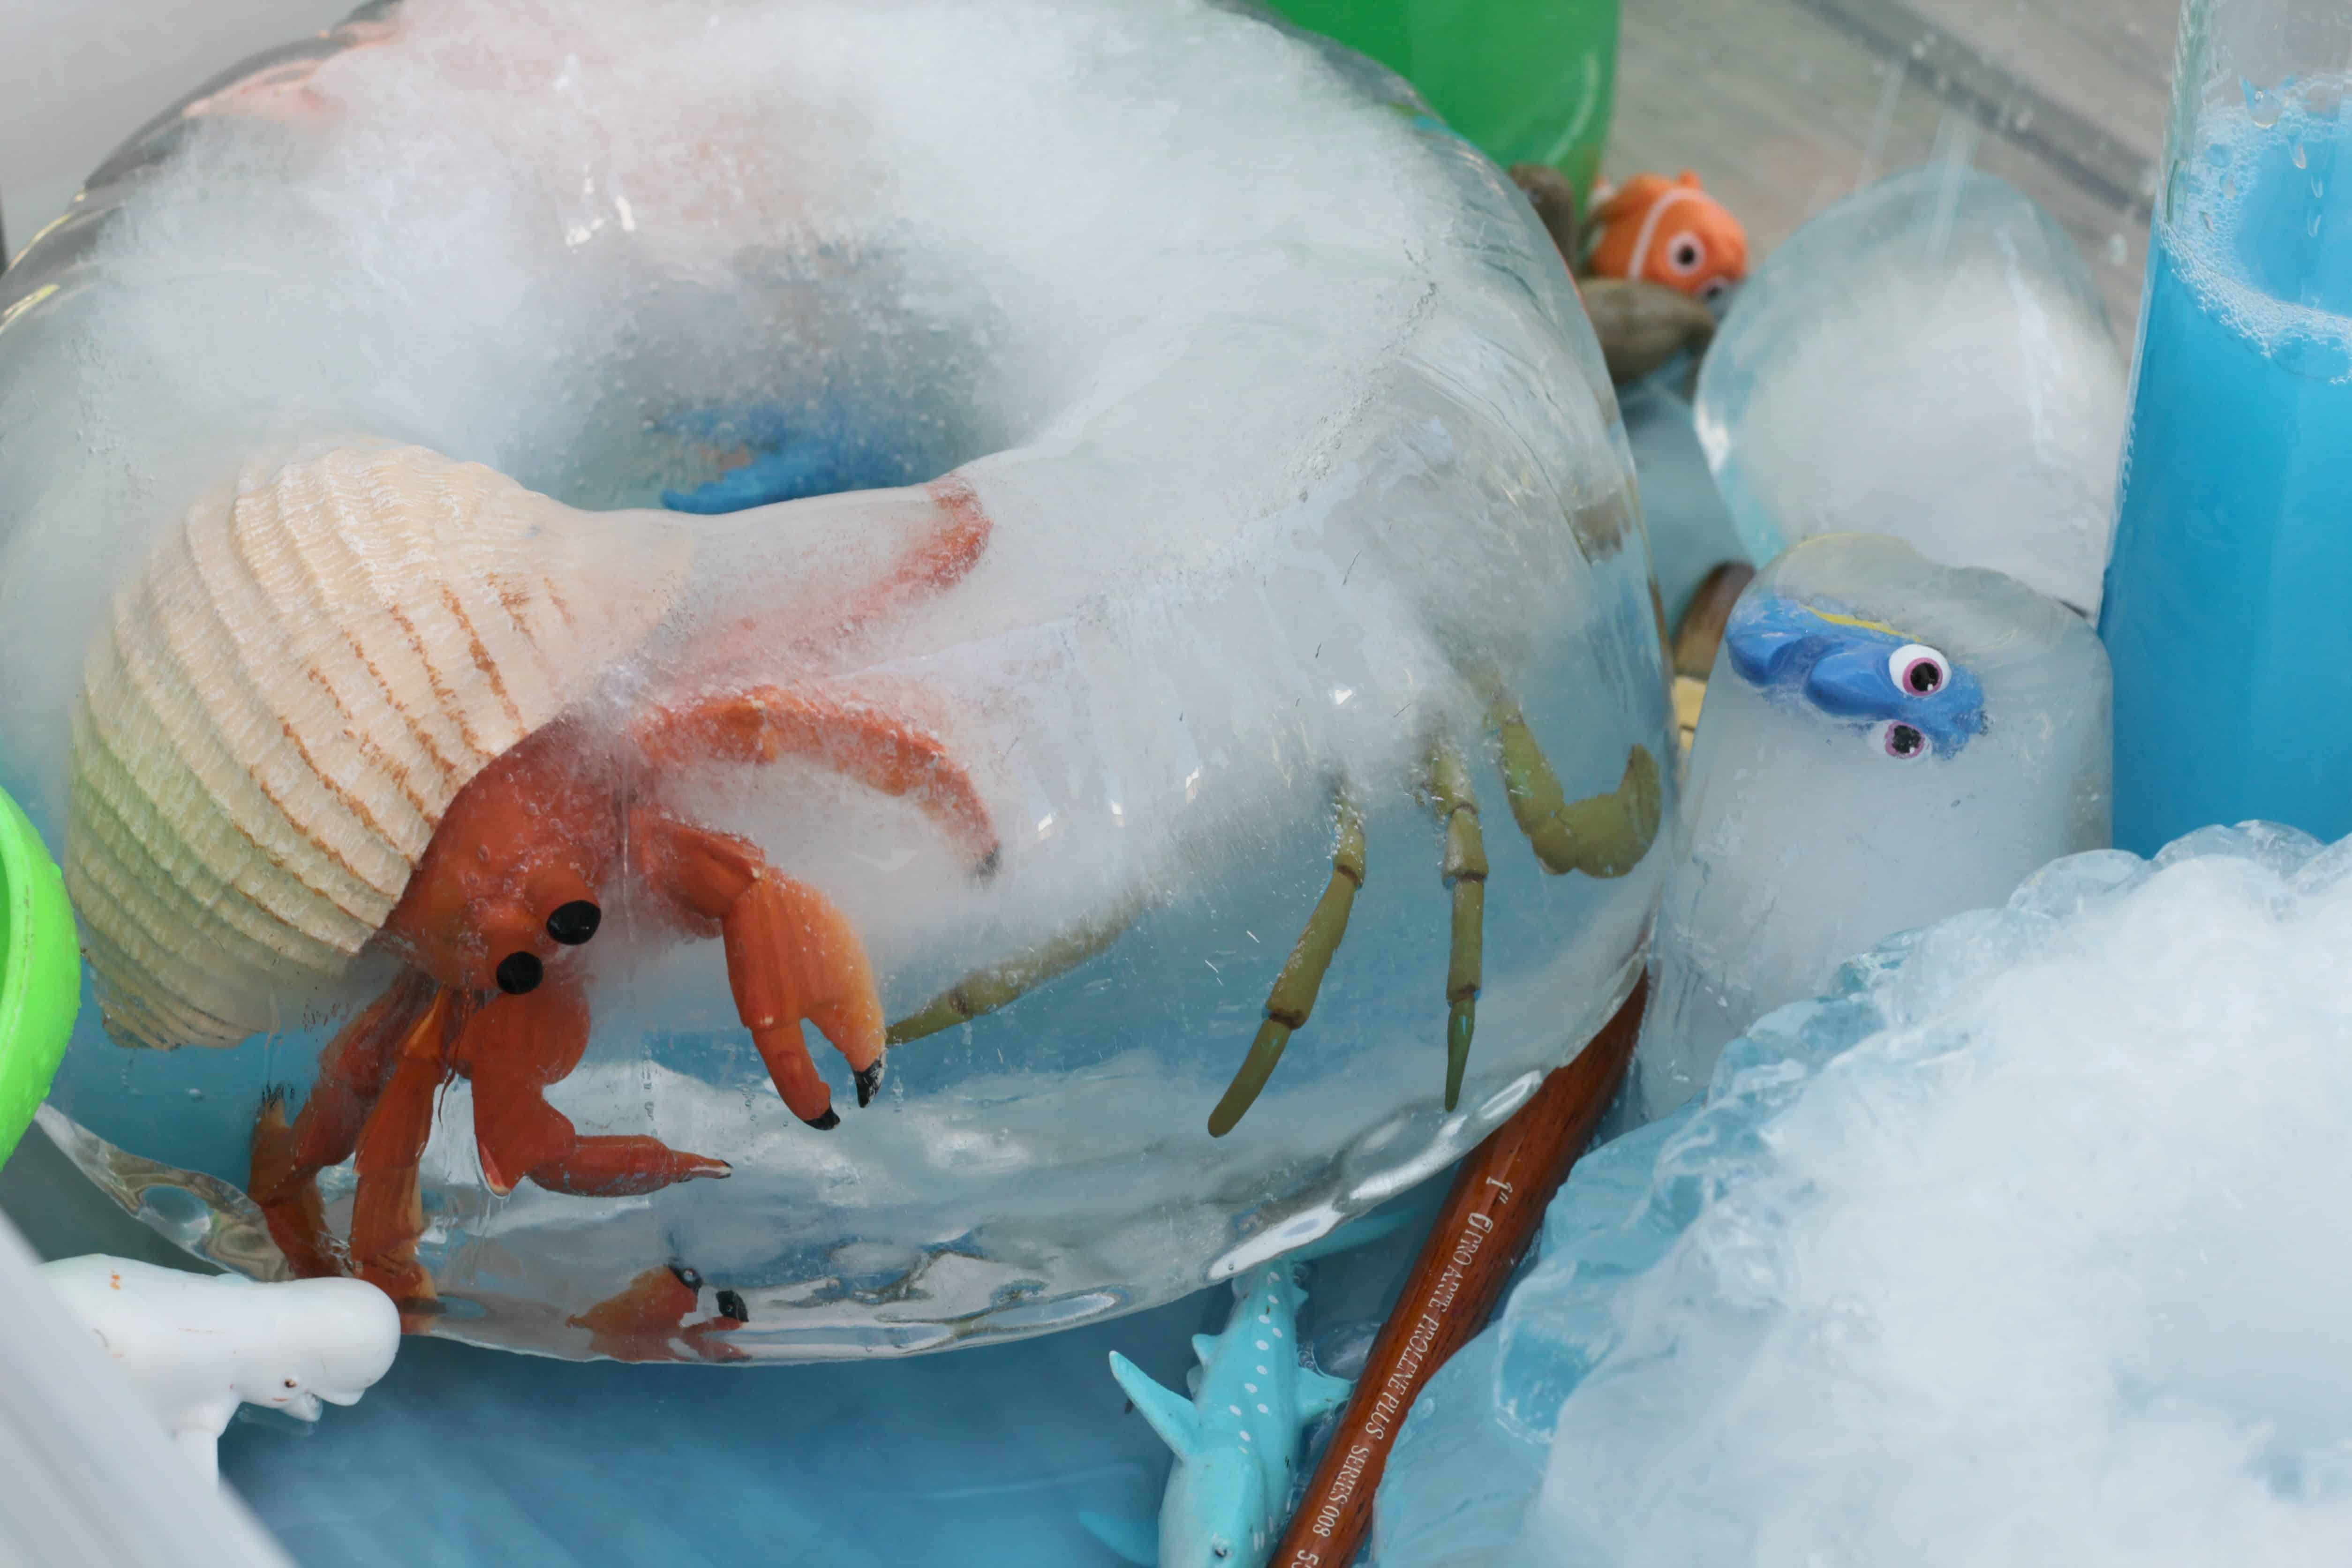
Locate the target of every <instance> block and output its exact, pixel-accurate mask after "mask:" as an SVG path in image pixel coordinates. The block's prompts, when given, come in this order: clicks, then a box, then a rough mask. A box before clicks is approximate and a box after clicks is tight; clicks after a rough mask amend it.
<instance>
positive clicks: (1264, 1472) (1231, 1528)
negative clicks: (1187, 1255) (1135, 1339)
mask: <svg viewBox="0 0 2352 1568" xmlns="http://www.w3.org/2000/svg"><path fill="white" fill-rule="evenodd" d="M1294 1268H1295V1264H1294V1261H1293V1260H1292V1259H1290V1258H1280V1259H1277V1260H1276V1261H1275V1262H1272V1263H1268V1264H1265V1265H1262V1266H1260V1267H1259V1268H1255V1269H1252V1270H1251V1271H1250V1272H1249V1273H1247V1274H1244V1275H1243V1276H1242V1277H1241V1278H1240V1279H1235V1280H1234V1315H1233V1317H1232V1318H1231V1319H1230V1320H1228V1321H1227V1322H1226V1324H1225V1327H1224V1331H1223V1332H1222V1333H1218V1334H1214V1335H1211V1334H1195V1335H1193V1336H1192V1349H1193V1351H1194V1352H1195V1353H1196V1354H1198V1355H1199V1356H1200V1358H1201V1365H1200V1367H1199V1369H1198V1370H1197V1371H1196V1372H1195V1373H1193V1374H1192V1375H1193V1380H1194V1386H1193V1394H1192V1398H1191V1399H1190V1400H1186V1399H1183V1398H1181V1397H1180V1396H1179V1395H1177V1394H1173V1393H1171V1392H1170V1391H1169V1390H1167V1389H1165V1388H1162V1387H1160V1384H1156V1383H1154V1382H1152V1381H1151V1379H1150V1377H1149V1376H1147V1375H1145V1373H1143V1372H1142V1371H1141V1370H1140V1369H1139V1368H1138V1367H1137V1366H1136V1364H1135V1363H1133V1362H1131V1361H1129V1360H1128V1359H1127V1358H1126V1357H1125V1356H1123V1355H1120V1354H1119V1353H1118V1352H1116V1351H1114V1352H1111V1358H1110V1371H1111V1375H1112V1376H1113V1377H1115V1378H1117V1379H1118V1385H1119V1386H1120V1387H1121V1388H1123V1389H1125V1390H1126V1391H1127V1396H1128V1397H1129V1399H1131V1400H1133V1401H1134V1402H1135V1408H1136V1410H1137V1411H1138V1413H1139V1414H1140V1415H1142V1416H1143V1418H1144V1419H1145V1420H1146V1421H1148V1422H1150V1424H1151V1429H1152V1430H1153V1431H1155V1432H1157V1433H1159V1434H1160V1438H1161V1440H1163V1441H1164V1442H1166V1443H1167V1445H1168V1446H1169V1447H1171V1448H1172V1449H1174V1450H1175V1453H1176V1468H1175V1470H1174V1471H1173V1473H1171V1475H1170V1476H1169V1478H1168V1491H1167V1495H1166V1496H1165V1497H1164V1498H1163V1499H1162V1500H1161V1502H1160V1523H1159V1527H1158V1530H1157V1531H1156V1532H1155V1531H1154V1530H1153V1527H1152V1526H1150V1525H1149V1524H1144V1523H1139V1522H1132V1521H1121V1520H1112V1519H1106V1518H1104V1517H1102V1516H1101V1515H1099V1514H1092V1513H1083V1514H1080V1515H1079V1516H1078V1517H1079V1522H1081V1523H1083V1524H1084V1525H1085V1526H1086V1527H1087V1529H1088V1530H1090V1531H1093V1532H1094V1534H1095V1536H1096V1538H1097V1540H1099V1541H1101V1542H1103V1544H1104V1545H1106V1546H1108V1547H1109V1548H1110V1549H1111V1550H1112V1551H1114V1552H1118V1554H1119V1555H1120V1556H1122V1557H1124V1558H1126V1559H1127V1560H1128V1561H1129V1562H1130V1563H1139V1564H1142V1565H1143V1568H1152V1565H1154V1564H1157V1565H1158V1568H1263V1565H1264V1564H1265V1560H1266V1557H1267V1555H1268V1554H1269V1553H1270V1552H1273V1550H1274V1543H1275V1538H1276V1535H1277V1534H1278V1533H1279V1532H1280V1531H1281V1529H1282V1526H1283V1522H1284V1517H1285V1515H1286V1512H1287V1510H1288V1509H1289V1507H1290V1494H1291V1489H1292V1481H1293V1479H1294V1478H1295V1476H1296V1474H1297V1466H1298V1439H1299V1436H1300V1435H1301V1434H1302V1433H1303V1432H1304V1431H1305V1430H1306V1429H1307V1427H1308V1426H1312V1425H1314V1423H1315V1422H1316V1421H1317V1420H1318V1419H1320V1418H1321V1417H1322V1416H1324V1415H1328V1414H1330V1413H1331V1412H1332V1411H1334V1410H1337V1409H1338V1408H1339V1406H1340V1405H1344V1404H1346V1403H1347V1400H1348V1394H1349V1391H1350V1390H1352V1389H1353V1387H1354V1386H1355V1385H1354V1384H1349V1383H1347V1382H1344V1381H1342V1380H1341V1379H1339V1378H1336V1377H1330V1376H1328V1375H1326V1374H1325V1373H1319V1372H1317V1371H1315V1370H1314V1369H1313V1368H1312V1367H1308V1366H1306V1365H1304V1364H1302V1363H1300V1361H1299V1359H1298V1308H1299V1304H1300V1303H1301V1302H1303V1301H1304V1300H1306V1299H1307V1293H1306V1292H1305V1291H1304V1290H1302V1289H1299V1288H1298V1282H1297V1279H1296V1277H1295V1275H1294V1272H1293V1270H1294Z"/></svg>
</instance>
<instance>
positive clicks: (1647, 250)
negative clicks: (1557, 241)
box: [1585, 169, 1748, 300]
mask: <svg viewBox="0 0 2352 1568" xmlns="http://www.w3.org/2000/svg"><path fill="white" fill-rule="evenodd" d="M1595 194H1596V195H1597V196H1598V197H1599V198H1600V200H1599V204H1598V205H1596V206H1595V207H1594V208H1593V211H1592V220H1593V222H1594V224H1595V225H1597V226H1598V227H1599V234H1598V236H1597V237H1595V239H1594V240H1593V242H1592V248H1591V251H1590V252H1589V253H1587V255H1586V257H1585V268H1586V270H1587V271H1589V272H1591V273H1592V274H1593V275H1594V276H1596V277H1601V278H1634V279H1644V280H1646V281H1648V282H1652V283H1663V284H1664V285H1665V286H1666V287H1667V288H1669V289H1680V290H1681V291H1682V292H1684V293H1685V294H1690V295H1694V296H1696V297H1697V298H1699V299H1702V300H1712V299H1714V298H1715V297H1716V296H1717V295H1718V294H1720V293H1722V292H1723V291H1724V290H1725V289H1728V288H1730V287H1731V286H1732V285H1733V284H1734V283H1737V282H1738V281H1739V280H1740V279H1742V278H1745V277H1747V276H1748V231H1747V230H1746V229H1744V228H1742V227H1740V226H1739V220H1738V218H1736V217H1733V216H1731V214H1730V213H1729V212H1728V211H1727V210H1726V209H1725V207H1724V205H1723V204H1722V203H1721V202H1718V201H1717V200H1716V199H1715V198H1714V197H1713V196H1710V195H1707V194H1706V192H1705V191H1703V190H1701V189H1700V188H1699V183H1698V176H1697V175H1696V174H1693V173H1691V172H1690V171H1689V170H1688V169H1685V170H1684V171H1683V172H1682V175H1681V177H1680V178H1678V179H1674V180H1669V179H1667V178H1666V177H1665V176H1664V175H1663V174H1636V175H1634V176H1633V178H1632V179H1630V180H1628V181H1626V182H1625V184H1623V185H1622V187H1620V188H1618V189H1616V190H1613V191H1612V190H1607V189H1605V188H1604V189H1603V190H1602V191H1600V192H1597V193H1595Z"/></svg>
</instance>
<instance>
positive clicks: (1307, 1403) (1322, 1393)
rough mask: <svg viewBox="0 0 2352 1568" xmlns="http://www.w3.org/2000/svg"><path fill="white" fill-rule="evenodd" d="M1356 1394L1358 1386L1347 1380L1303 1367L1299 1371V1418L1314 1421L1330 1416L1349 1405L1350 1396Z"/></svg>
mask: <svg viewBox="0 0 2352 1568" xmlns="http://www.w3.org/2000/svg"><path fill="white" fill-rule="evenodd" d="M1355 1392H1356V1385H1355V1384H1352V1383H1349V1381H1348V1380H1347V1379H1345V1378H1341V1377H1333V1376H1332V1375H1331V1374H1330V1373H1322V1372H1317V1371H1316V1370H1315V1369H1314V1368H1313V1367H1307V1366H1302V1367H1300V1368H1299V1369H1298V1418H1299V1419H1300V1420H1301V1421H1313V1420H1316V1419H1318V1417H1321V1416H1324V1415H1329V1414H1330V1413H1331V1412H1332V1411H1334V1410H1337V1409H1339V1406H1341V1405H1345V1404H1347V1403H1348V1396H1349V1394H1353V1393H1355Z"/></svg>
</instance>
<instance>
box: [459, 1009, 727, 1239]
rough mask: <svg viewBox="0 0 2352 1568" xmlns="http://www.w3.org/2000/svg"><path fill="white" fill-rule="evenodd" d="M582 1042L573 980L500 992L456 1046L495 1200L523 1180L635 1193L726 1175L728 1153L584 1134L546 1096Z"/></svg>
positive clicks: (592, 1192) (572, 1189) (583, 1024)
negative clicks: (695, 1151)
mask: <svg viewBox="0 0 2352 1568" xmlns="http://www.w3.org/2000/svg"><path fill="white" fill-rule="evenodd" d="M587 1048H588V1004H587V999H586V998H585V997H584V996H583V994H581V991H580V989H579V987H578V986H577V985H572V984H556V983H551V984H545V985H541V987H540V988H539V989H538V990H536V991H532V992H530V993H529V994H524V995H520V996H500V997H499V998H498V999H497V1000H496V1001H493V1002H491V1003H490V1004H489V1005H488V1006H486V1007H484V1008H483V1009H482V1011H481V1012H480V1013H479V1014H478V1016H476V1017H475V1019H474V1021H473V1023H472V1024H471V1026H468V1027H467V1030H466V1034H465V1037H464V1038H463V1039H461V1040H460V1041H459V1042H458V1046H457V1070H458V1071H460V1072H462V1073H464V1074H465V1075H466V1076H467V1078H468V1079H471V1080H472V1081H473V1085H474V1146H475V1148H476V1150H477V1151H478V1152H479V1153H480V1155H481V1160H482V1180H483V1182H484V1183H485V1184H487V1185H488V1187H489V1189H490V1191H492V1192H494V1193H496V1194H499V1196H500V1197H504V1196H506V1195H507V1194H509V1193H510V1192H512V1191H514V1189H515V1188H516V1186H518V1185H519V1184H520V1183H521V1182H522V1181H523V1180H524V1179H525V1178H529V1179H530V1181H532V1182H535V1183H537V1184H539V1185H540V1186H542V1187H545V1188H546V1189H547V1190H548V1191H550V1192H553V1193H572V1194H578V1195H580V1196H583V1197H634V1196H635V1195H636V1194H640V1193H650V1192H656V1191H658V1190H659V1189H661V1188H663V1187H667V1186H670V1185H673V1184H677V1183H678V1182H685V1181H691V1180H693V1179H694V1178H695V1177H697V1176H724V1175H727V1174H728V1173H729V1172H730V1169H731V1167H730V1166H729V1165H728V1163H727V1162H726V1161H724V1160H714V1159H711V1158H710V1157H709V1156H708V1155H704V1154H689V1153H687V1152H685V1151H683V1150H678V1149H673V1148H671V1147H669V1146H668V1145H667V1144H666V1143H664V1142H661V1140H659V1139H658V1138H648V1137H645V1136H643V1135H641V1134H621V1135H614V1136H596V1137H585V1138H583V1137H582V1136H581V1135H580V1132H579V1131H578V1130H577V1129H575V1128H574V1127H573V1126H572V1119H571V1118H570V1117H568V1116H566V1115H564V1114H563V1112H562V1111H560V1110H556V1109H555V1107H553V1106H551V1105H550V1104H548V1103H547V1089H548V1086H549V1085H550V1084H553V1083H560V1082H562V1080H563V1079H564V1078H566V1077H567V1076H569V1075H570V1073H571V1071H572V1068H575V1067H578V1066H579V1065H580V1058H581V1057H582V1056H583V1055H584V1054H586V1051H587Z"/></svg>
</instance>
